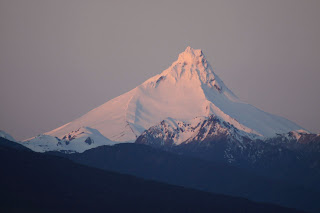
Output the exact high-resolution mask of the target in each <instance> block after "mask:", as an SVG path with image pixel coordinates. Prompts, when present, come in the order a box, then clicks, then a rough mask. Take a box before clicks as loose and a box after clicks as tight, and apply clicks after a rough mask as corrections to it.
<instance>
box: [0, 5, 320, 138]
mask: <svg viewBox="0 0 320 213" xmlns="http://www.w3.org/2000/svg"><path fill="white" fill-rule="evenodd" d="M319 11H320V1H319V0H314V1H313V0H305V1H300V0H268V1H266V0H265V1H260V0H234V1H226V0H220V1H214V0H208V1H200V0H198V1H195V0H192V1H172V0H171V1H167V0H162V1H119V0H118V1H112V0H108V1H103V0H90V1H89V0H88V1H84V0H68V1H65V0H55V1H50V0H28V1H25V0H0V72H1V77H0V100H1V107H0V129H2V130H4V131H6V132H8V133H10V134H12V136H13V137H15V138H16V139H18V140H21V139H26V138H29V137H32V136H35V135H37V134H40V133H43V132H47V131H49V130H52V129H54V128H56V127H58V126H61V125H63V124H65V123H67V122H70V121H72V120H73V119H75V118H78V117H79V116H81V115H83V114H85V113H86V112H88V111H89V110H91V109H93V108H95V107H97V106H99V105H101V104H103V103H105V102H106V101H108V100H110V99H112V98H114V97H116V96H118V95H121V94H122V93H124V92H127V91H129V90H130V89H132V88H134V87H136V86H137V85H139V84H141V83H142V82H143V81H145V80H147V79H148V78H150V77H152V76H154V75H156V74H159V73H161V72H162V71H163V70H164V69H166V68H167V67H169V66H170V64H171V63H172V62H173V61H175V60H176V59H177V57H178V54H179V53H180V52H182V51H184V49H185V48H186V47H187V46H191V47H193V48H200V49H202V50H203V52H204V54H205V55H206V58H207V60H208V61H209V62H210V63H211V65H212V66H213V67H214V69H215V72H216V74H218V75H219V76H220V78H221V79H222V80H223V81H224V82H225V83H226V85H227V86H228V87H229V88H230V89H231V90H233V92H234V93H235V94H236V95H237V96H239V97H240V98H241V99H243V100H244V101H246V102H248V103H250V104H252V105H254V106H256V107H258V108H260V109H262V110H264V111H267V112H270V113H273V114H277V115H280V116H283V117H286V118H287V119H289V120H292V121H294V122H296V123H297V124H299V125H301V126H303V127H304V128H306V129H308V130H310V131H313V132H319V131H320V112H319V109H320V94H319V93H320V83H319V81H320V21H319V20H320V13H319Z"/></svg>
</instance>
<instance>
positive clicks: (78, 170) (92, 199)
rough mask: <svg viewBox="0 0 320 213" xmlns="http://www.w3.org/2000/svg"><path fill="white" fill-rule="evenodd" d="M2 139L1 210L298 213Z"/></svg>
mask: <svg viewBox="0 0 320 213" xmlns="http://www.w3.org/2000/svg"><path fill="white" fill-rule="evenodd" d="M4 140H6V139H4V138H0V170H1V175H0V188H1V190H0V211H1V212H33V213H34V212H51V213H53V212H219V213H229V212H230V213H231V212H248V213H249V212H252V213H253V212H261V213H271V212H279V213H280V212H281V213H289V212H290V213H295V212H296V213H298V212H300V211H297V210H294V209H289V208H284V207H280V206H277V205H271V204H264V203H255V202H252V201H249V200H246V199H243V198H236V197H230V196H225V195H218V194H211V193H207V192H201V191H198V190H193V189H187V188H183V187H178V186H173V185H168V184H164V183H159V182H154V181H147V180H144V179H140V178H136V177H133V176H129V175H123V174H119V173H114V172H107V171H103V170H99V169H95V168H90V167H87V166H82V165H79V164H76V163H73V162H72V161H70V160H67V159H64V158H61V157H56V156H50V155H46V154H42V153H35V152H32V151H24V150H22V149H14V148H12V147H7V146H2V145H1V144H5V143H9V142H11V141H5V142H3V143H2V141H4ZM8 162H10V163H8Z"/></svg>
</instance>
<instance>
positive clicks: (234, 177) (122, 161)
mask: <svg viewBox="0 0 320 213" xmlns="http://www.w3.org/2000/svg"><path fill="white" fill-rule="evenodd" d="M48 154H49V153H48ZM51 154H56V155H60V156H64V157H66V158H69V159H71V160H73V161H74V162H76V163H80V164H84V165H87V166H90V167H96V168H99V169H104V170H107V171H115V172H120V173H123V174H130V175H134V176H137V177H141V178H144V179H149V180H156V181H161V182H165V183H169V184H174V185H179V186H184V187H188V188H194V189H198V190H202V191H207V192H213V193H218V194H225V195H232V196H237V197H243V198H247V199H250V200H253V201H257V202H266V203H274V204H278V205H281V206H287V207H292V208H297V209H302V210H306V211H313V212H319V210H320V205H318V202H317V201H318V192H317V191H315V190H313V187H310V188H311V189H312V190H311V189H308V188H306V187H304V186H302V185H299V184H289V183H287V181H286V180H281V181H279V180H275V179H271V178H265V177H263V176H259V175H256V174H254V173H253V172H249V171H247V170H245V169H239V168H236V167H234V166H231V165H230V164H226V163H219V162H210V161H206V160H201V159H198V158H193V157H188V156H185V155H176V154H173V153H170V152H165V151H161V150H159V149H155V148H152V147H150V146H145V145H139V144H133V143H121V144H116V145H114V146H100V147H97V148H94V149H90V150H87V151H85V152H83V153H73V154H61V153H51Z"/></svg>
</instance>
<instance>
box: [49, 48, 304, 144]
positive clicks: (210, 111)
mask: <svg viewBox="0 0 320 213" xmlns="http://www.w3.org/2000/svg"><path fill="white" fill-rule="evenodd" d="M210 115H215V116H217V117H219V118H220V119H221V120H223V121H225V122H227V123H229V124H231V125H233V126H234V127H236V128H237V129H239V130H241V131H244V132H246V133H248V134H255V135H257V136H263V137H269V136H274V135H276V133H286V132H289V131H292V130H299V129H302V128H301V127H300V126H298V125H296V124H294V123H293V122H291V121H288V120H287V119H285V118H282V117H279V116H275V115H272V114H269V113H266V112H263V111H261V110H259V109H257V108H255V107H253V106H251V105H250V104H247V103H244V102H242V101H241V100H239V99H238V98H237V97H236V96H235V95H234V94H233V93H232V91H230V90H229V89H228V88H227V86H226V85H225V84H224V83H223V81H222V80H221V79H220V78H219V77H218V76H217V75H216V74H215V73H214V71H213V69H212V67H211V66H210V64H209V63H208V62H207V60H206V58H205V56H204V54H203V52H202V51H201V50H195V49H192V48H190V47H188V48H187V49H186V50H185V51H184V52H182V53H181V54H180V55H179V58H178V60H177V61H175V62H174V63H173V64H172V65H171V66H170V67H169V68H168V69H167V70H165V71H163V72H162V73H161V74H159V75H156V76H154V77H152V78H150V79H149V80H147V81H145V82H144V83H143V84H141V85H140V86H138V87H136V88H134V89H133V90H131V91H129V92H127V93H125V94H123V95H121V96H119V97H116V98H114V99H112V100H110V101H108V102H106V103H105V104H103V105H101V106H99V107H97V108H96V109H93V110H92V111H90V112H88V113H87V114H85V115H83V116H82V117H80V118H78V119H76V120H74V121H72V122H70V123H68V124H65V125H64V126H62V127H59V128H57V129H55V130H53V131H50V132H48V133H46V134H47V135H50V136H53V137H59V138H61V137H63V136H64V135H66V134H68V133H70V132H72V131H75V130H77V129H79V128H81V127H82V126H86V127H90V128H93V129H96V130H98V131H99V132H100V133H101V134H102V135H103V136H105V137H106V138H108V139H109V140H111V141H115V142H134V141H135V140H136V138H137V137H138V136H139V135H140V134H141V133H142V132H143V131H145V130H146V129H148V128H150V127H151V126H153V125H156V124H157V123H159V122H160V121H162V120H164V119H166V118H168V117H170V118H173V119H177V120H180V121H189V120H192V119H194V118H196V117H199V116H200V117H201V116H210Z"/></svg>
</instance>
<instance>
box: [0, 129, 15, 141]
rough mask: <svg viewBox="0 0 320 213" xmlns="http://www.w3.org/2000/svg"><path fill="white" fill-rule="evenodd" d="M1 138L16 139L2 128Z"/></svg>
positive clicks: (0, 131)
mask: <svg viewBox="0 0 320 213" xmlns="http://www.w3.org/2000/svg"><path fill="white" fill-rule="evenodd" d="M0 138H5V139H8V140H9V141H16V140H15V139H14V138H13V137H12V136H11V135H10V134H8V133H6V132H5V131H2V130H0Z"/></svg>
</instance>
